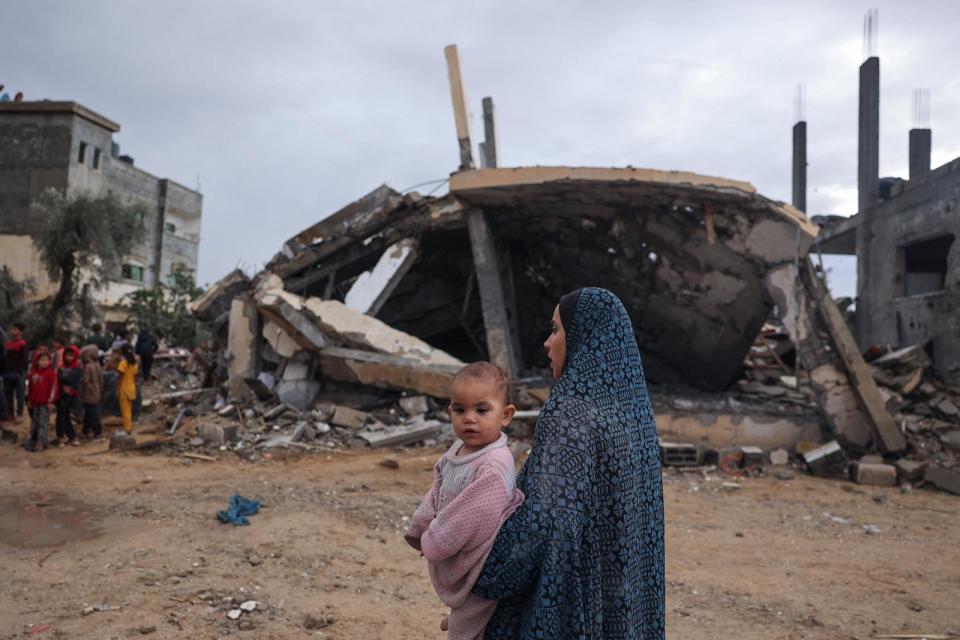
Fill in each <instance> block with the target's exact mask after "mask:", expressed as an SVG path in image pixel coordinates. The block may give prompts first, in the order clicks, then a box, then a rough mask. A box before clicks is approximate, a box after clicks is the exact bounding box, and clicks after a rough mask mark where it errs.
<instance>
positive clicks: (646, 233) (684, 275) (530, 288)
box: [193, 46, 904, 451]
mask: <svg viewBox="0 0 960 640" xmlns="http://www.w3.org/2000/svg"><path fill="white" fill-rule="evenodd" d="M446 53H447V60H448V68H449V72H450V87H451V95H452V98H453V105H454V115H455V121H456V127H457V137H458V143H459V149H460V166H459V168H458V170H457V171H455V172H454V173H453V174H451V176H450V181H449V193H448V194H447V195H445V196H441V197H429V196H421V195H420V194H418V193H415V192H413V193H399V192H397V191H395V190H393V189H391V188H390V187H388V186H385V185H384V186H381V187H379V188H377V189H375V190H374V191H372V192H370V193H369V194H367V195H366V196H364V197H363V198H361V199H359V200H357V201H355V202H353V203H351V204H349V205H347V206H346V207H344V208H343V209H341V210H340V211H338V212H336V213H334V214H333V215H331V216H329V217H326V218H324V219H322V220H321V221H320V222H318V223H316V224H315V225H313V226H311V227H309V228H307V229H304V230H303V231H301V232H299V233H297V234H296V235H294V236H293V237H291V238H290V239H289V240H288V241H287V242H286V243H285V244H284V245H283V247H282V250H281V251H280V253H278V254H277V256H276V257H275V258H274V259H273V260H272V261H271V262H270V263H269V264H268V265H267V267H266V269H265V270H264V271H263V272H261V273H260V274H258V275H257V276H256V277H255V278H254V279H253V280H252V281H251V280H250V279H248V278H247V277H246V276H245V275H243V274H242V273H240V272H234V273H233V274H231V275H229V276H228V277H226V278H224V279H223V280H222V281H221V282H219V283H217V284H216V285H215V286H214V287H212V288H211V290H210V291H208V293H207V295H206V296H205V297H204V298H202V299H201V300H199V301H197V303H195V305H194V307H193V309H194V313H195V314H196V315H197V316H198V317H199V318H200V319H202V320H204V321H207V322H210V323H212V324H213V325H214V328H215V329H217V328H219V332H220V335H221V336H222V337H223V340H224V342H223V345H224V347H225V351H226V355H227V360H228V368H229V377H230V381H229V389H230V395H231V396H233V397H242V396H244V395H245V394H249V393H251V392H252V391H251V390H252V389H256V388H257V386H258V385H259V384H261V383H263V381H264V380H267V381H270V382H271V385H273V391H274V392H276V393H277V394H278V395H279V396H280V399H281V400H282V401H284V402H287V403H288V404H292V405H294V406H299V407H306V406H309V405H310V404H311V403H312V402H313V401H314V400H316V398H317V397H318V396H319V394H321V393H322V392H324V391H327V392H334V391H335V390H336V392H339V391H340V390H342V385H354V386H356V385H361V386H368V387H369V386H376V387H381V388H387V389H393V390H398V391H407V392H414V393H421V394H427V395H432V396H441V397H442V396H443V395H444V394H445V391H446V389H445V385H446V384H447V383H448V382H449V380H450V378H451V377H452V375H453V373H454V372H455V371H456V367H457V366H458V365H459V364H460V363H462V362H465V361H470V360H477V359H490V360H492V361H494V362H496V363H498V364H500V365H502V366H503V367H504V368H505V369H507V370H509V371H510V372H511V373H512V374H513V376H514V378H515V380H517V382H518V384H519V385H523V384H527V383H529V382H530V381H531V380H535V379H540V376H541V374H542V371H543V365H544V363H545V359H544V355H543V351H542V341H543V337H544V335H545V332H546V328H547V324H548V321H549V318H550V316H551V314H552V311H553V308H554V306H555V305H556V304H557V301H558V300H559V298H560V296H561V295H562V294H563V293H565V292H567V291H570V290H573V289H575V288H578V287H581V286H603V287H605V288H608V289H610V290H612V291H613V292H614V293H616V294H617V295H618V296H619V297H620V298H621V300H622V301H623V302H624V305H625V306H626V308H627V310H628V312H629V314H630V316H631V318H632V320H633V323H634V328H635V331H636V336H637V340H638V342H639V344H640V346H641V349H642V351H643V355H644V364H645V368H646V371H647V375H648V378H649V379H650V380H652V381H653V382H655V383H658V384H660V385H662V386H663V388H664V389H665V390H666V389H669V388H670V387H671V386H677V387H678V388H680V389H685V390H690V389H694V390H699V392H700V393H708V394H709V392H711V391H725V390H727V389H728V388H729V387H730V386H731V384H732V383H733V382H734V381H735V380H736V379H737V378H738V376H739V375H741V374H742V370H743V362H744V357H745V356H746V355H747V354H748V353H749V352H750V351H751V348H752V346H753V345H754V342H755V340H756V338H757V336H758V333H759V332H760V330H761V328H762V326H763V325H764V323H765V321H767V320H768V319H769V318H770V317H771V315H772V313H773V312H774V310H776V311H777V313H778V314H779V316H780V317H781V318H782V320H783V323H784V325H785V326H786V329H787V331H789V333H790V337H791V339H792V340H793V342H794V343H796V345H797V349H796V362H797V365H796V367H797V370H800V369H802V371H803V374H804V378H805V382H804V384H805V385H808V387H809V388H810V389H811V393H813V394H814V395H815V396H816V402H817V404H818V405H819V406H820V408H821V410H822V411H821V412H818V411H817V409H816V408H815V406H814V405H810V404H809V401H808V400H807V396H805V395H800V398H802V402H803V404H804V407H801V408H799V409H797V410H795V411H787V412H779V411H778V410H777V409H774V408H772V407H771V406H769V405H770V404H771V403H765V402H760V403H757V404H754V405H750V404H746V403H743V402H732V401H731V400H730V399H729V398H728V397H727V396H722V397H719V398H716V399H715V400H711V401H710V402H708V403H706V404H704V403H702V402H700V403H698V402H693V401H690V400H689V399H688V398H685V397H682V396H683V394H684V392H681V393H680V396H676V394H670V393H667V392H666V391H665V392H664V393H660V394H656V395H657V400H658V402H659V403H660V406H658V426H659V429H660V431H661V434H666V435H672V436H675V437H680V438H684V439H689V440H696V441H708V440H709V441H711V442H713V443H715V444H723V443H727V444H733V443H741V444H742V443H744V442H751V443H754V444H757V445H760V446H763V447H765V448H773V447H776V446H787V447H792V446H793V445H795V444H796V443H797V442H798V441H800V440H812V441H816V442H819V441H821V440H822V439H823V437H824V436H825V435H828V434H829V435H830V436H832V437H836V438H838V439H840V440H841V441H843V442H844V443H845V444H847V445H849V446H851V447H853V448H854V449H860V450H868V449H871V448H874V447H879V448H881V449H882V450H884V451H897V450H900V449H902V448H903V446H904V444H903V438H902V436H901V435H900V433H899V431H897V429H896V428H895V426H894V425H893V422H892V419H891V417H890V415H889V414H888V413H887V412H886V410H885V409H884V408H883V401H882V399H881V397H880V393H879V391H878V388H877V386H876V384H875V383H874V380H873V378H872V377H871V375H870V372H869V369H868V368H867V366H866V364H865V363H864V362H863V359H862V357H861V356H860V353H859V350H858V349H857V348H856V345H855V344H854V343H853V339H852V337H851V335H850V332H849V330H848V329H847V327H846V324H845V323H844V322H843V319H842V316H841V313H840V311H839V310H838V309H837V308H836V306H835V305H834V303H833V301H832V299H831V298H830V297H829V295H828V294H827V292H826V288H825V286H824V285H823V283H822V280H821V277H820V275H818V274H817V273H816V272H815V270H814V269H813V268H812V265H811V264H810V262H809V261H808V259H807V257H806V256H807V253H808V250H809V249H810V247H811V246H812V245H813V243H814V241H815V239H816V237H817V234H818V227H817V226H816V225H814V224H812V223H811V222H810V221H809V220H807V218H806V216H805V215H804V213H803V212H802V211H800V210H799V209H797V208H796V207H794V206H791V205H790V204H786V203H783V202H778V201H775V200H772V199H769V198H766V197H764V196H762V195H760V194H759V193H757V190H756V189H755V188H754V187H753V186H752V185H750V184H749V183H746V182H741V181H737V180H730V179H726V178H719V177H709V176H702V175H697V174H693V173H687V172H681V171H660V170H654V169H636V168H596V167H565V166H561V167H539V166H537V167H514V168H501V167H499V166H498V161H497V141H496V135H495V122H494V117H493V116H494V114H493V102H492V100H490V99H489V98H485V99H484V101H483V106H484V141H483V142H482V143H481V144H480V145H479V146H480V168H477V167H476V163H475V161H474V155H473V143H472V141H471V135H470V131H469V126H468V118H467V109H466V104H465V98H464V92H463V87H462V82H461V78H460V72H459V62H458V60H457V53H456V48H455V47H452V46H451V47H448V49H447V52H446ZM781 364H782V363H781ZM264 374H268V375H266V376H265V375H264ZM793 384H794V386H796V384H797V381H796V379H794V380H793ZM261 391H263V390H262V389H261ZM357 397H360V396H357ZM673 399H675V400H676V402H673V401H672V400H673ZM707 405H709V407H708V408H706V409H705V408H704V407H705V406H707Z"/></svg>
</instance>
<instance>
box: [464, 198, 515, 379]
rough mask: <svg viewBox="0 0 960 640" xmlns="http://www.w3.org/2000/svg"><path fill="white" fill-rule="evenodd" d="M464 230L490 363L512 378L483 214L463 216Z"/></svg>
mask: <svg viewBox="0 0 960 640" xmlns="http://www.w3.org/2000/svg"><path fill="white" fill-rule="evenodd" d="M467 228H468V229H469V231H470V246H471V248H472V252H473V268H474V270H475V271H476V274H477V288H478V289H479V291H480V304H481V305H482V306H483V324H484V326H485V327H486V334H487V350H488V351H489V352H490V361H491V362H493V363H494V364H496V365H498V366H500V367H503V368H504V369H506V370H507V371H508V372H509V373H510V375H511V376H516V374H517V370H518V367H517V359H516V355H517V354H516V353H515V352H514V348H513V338H512V335H511V333H512V332H511V328H510V320H509V317H508V314H507V308H506V298H505V296H504V287H503V281H502V280H501V279H500V264H499V263H500V261H499V259H498V256H497V251H496V247H495V245H494V242H493V235H492V234H491V233H490V226H489V225H488V224H487V218H486V215H485V214H484V213H483V211H481V210H480V209H471V210H469V211H468V212H467Z"/></svg>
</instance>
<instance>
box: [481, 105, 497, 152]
mask: <svg viewBox="0 0 960 640" xmlns="http://www.w3.org/2000/svg"><path fill="white" fill-rule="evenodd" d="M483 138H484V140H483V142H481V143H480V162H481V164H482V165H483V168H484V169H496V168H497V129H496V123H495V121H494V119H493V98H489V97H487V98H484V99H483Z"/></svg>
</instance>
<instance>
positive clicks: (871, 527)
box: [863, 524, 880, 535]
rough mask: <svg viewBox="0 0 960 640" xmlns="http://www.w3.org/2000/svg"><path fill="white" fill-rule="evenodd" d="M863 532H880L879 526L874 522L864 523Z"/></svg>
mask: <svg viewBox="0 0 960 640" xmlns="http://www.w3.org/2000/svg"><path fill="white" fill-rule="evenodd" d="M863 532H864V533H866V534H868V535H869V534H877V533H880V527H878V526H877V525H875V524H865V525H863Z"/></svg>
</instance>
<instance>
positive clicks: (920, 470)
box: [893, 458, 927, 482]
mask: <svg viewBox="0 0 960 640" xmlns="http://www.w3.org/2000/svg"><path fill="white" fill-rule="evenodd" d="M893 466H895V467H896V468H897V475H898V477H899V480H900V482H916V481H917V480H921V479H923V474H924V472H926V470H927V463H926V462H925V461H922V460H907V459H906V458H903V459H901V460H897V461H896V462H895V463H893Z"/></svg>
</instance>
